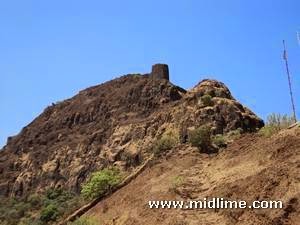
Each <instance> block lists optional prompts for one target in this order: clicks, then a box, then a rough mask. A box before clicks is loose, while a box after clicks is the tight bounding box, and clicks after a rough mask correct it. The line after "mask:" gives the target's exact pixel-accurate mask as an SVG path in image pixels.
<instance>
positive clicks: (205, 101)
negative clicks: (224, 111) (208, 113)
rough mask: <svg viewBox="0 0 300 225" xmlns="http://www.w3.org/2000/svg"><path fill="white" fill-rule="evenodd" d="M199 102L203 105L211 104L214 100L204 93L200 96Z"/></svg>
mask: <svg viewBox="0 0 300 225" xmlns="http://www.w3.org/2000/svg"><path fill="white" fill-rule="evenodd" d="M201 102H202V103H203V105H204V106H213V105H214V102H213V100H212V97H211V96H210V95H208V94H205V95H203V96H202V97H201Z"/></svg>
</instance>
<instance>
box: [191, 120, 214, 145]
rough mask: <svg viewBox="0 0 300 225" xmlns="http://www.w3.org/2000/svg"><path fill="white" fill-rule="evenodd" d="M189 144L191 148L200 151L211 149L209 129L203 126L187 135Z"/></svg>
mask: <svg viewBox="0 0 300 225" xmlns="http://www.w3.org/2000/svg"><path fill="white" fill-rule="evenodd" d="M189 142H190V143H191V144H192V146H194V147H197V148H199V149H200V150H204V149H207V148H209V147H211V131H210V127H209V126H207V125H203V126H201V127H199V128H197V129H195V130H193V131H191V132H190V134H189Z"/></svg>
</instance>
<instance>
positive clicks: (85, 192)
mask: <svg viewBox="0 0 300 225" xmlns="http://www.w3.org/2000/svg"><path fill="white" fill-rule="evenodd" d="M120 181H121V176H120V172H119V171H118V170H116V169H107V168H106V169H103V170H101V171H98V172H94V173H92V175H91V177H90V179H89V180H88V181H87V182H86V183H85V184H84V185H83V186H82V190H81V194H82V196H83V197H84V198H85V199H94V198H97V197H100V196H101V195H103V194H104V193H106V192H108V191H110V190H111V189H112V188H113V187H115V186H116V185H117V184H119V183H120Z"/></svg>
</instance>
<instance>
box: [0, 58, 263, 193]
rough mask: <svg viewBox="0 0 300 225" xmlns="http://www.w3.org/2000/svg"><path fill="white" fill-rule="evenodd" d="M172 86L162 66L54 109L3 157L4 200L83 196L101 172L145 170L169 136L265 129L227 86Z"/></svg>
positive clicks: (24, 132)
mask: <svg viewBox="0 0 300 225" xmlns="http://www.w3.org/2000/svg"><path fill="white" fill-rule="evenodd" d="M153 77H154V78H158V79H153ZM168 78H169V76H168V67H167V65H161V64H157V65H154V66H153V70H152V73H151V74H150V75H137V74H134V75H126V76H122V77H120V78H117V79H115V80H112V81H109V82H106V83H104V84H101V85H98V86H94V87H90V88H87V89H85V90H83V91H81V92H79V94H77V95H76V96H74V97H73V98H70V99H67V100H65V101H63V102H61V103H59V104H52V105H51V106H49V107H47V108H46V109H45V110H44V112H43V113H42V114H41V115H39V116H38V117H37V118H36V119H35V120H34V121H32V122H31V123H30V124H29V125H28V126H26V127H24V128H23V129H22V131H21V132H20V133H19V134H18V135H16V136H14V137H10V138H9V139H8V142H7V145H6V146H5V147H4V148H3V149H2V151H0V174H1V176H0V195H6V196H8V195H10V196H22V195H26V194H28V193H30V192H36V191H40V190H41V191H42V190H45V189H46V188H49V187H59V186H62V187H65V188H68V189H70V190H73V191H76V192H78V191H80V185H81V183H82V182H83V181H84V180H85V179H86V177H87V176H88V175H89V174H90V173H91V172H93V171H95V170H99V169H102V168H105V167H107V166H109V165H115V166H118V167H120V169H122V170H128V171H130V170H131V169H133V168H134V167H135V166H137V165H139V164H140V163H141V162H142V161H143V160H145V159H146V158H147V157H148V156H149V155H150V154H151V145H152V143H153V142H154V141H155V140H156V139H158V138H160V137H161V136H162V135H163V134H164V133H166V132H173V133H174V134H176V135H178V138H179V139H180V140H181V142H185V141H186V133H187V130H188V129H190V128H193V127H197V126H201V125H203V124H209V125H211V127H212V128H213V132H214V133H216V134H218V133H219V134H222V133H225V132H228V131H231V130H235V129H238V128H239V129H241V130H243V131H245V132H247V131H255V130H256V129H257V128H260V127H262V126H263V122H262V120H261V119H259V118H258V117H257V116H255V114H253V113H252V112H251V111H250V110H248V109H247V108H245V107H243V106H242V105H241V104H240V103H238V102H237V101H236V100H235V99H234V98H233V97H232V95H231V93H230V91H229V90H228V88H227V87H226V86H225V85H224V84H223V83H220V82H218V81H215V80H203V81H202V82H200V83H199V84H198V85H197V86H196V87H195V88H193V89H191V90H189V91H186V90H184V89H182V88H180V87H177V86H175V85H173V84H171V83H170V82H169V81H168ZM207 95H209V96H210V98H211V99H210V100H211V101H210V104H209V105H207V104H205V103H204V102H203V96H206V97H207Z"/></svg>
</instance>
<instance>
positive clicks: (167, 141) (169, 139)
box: [153, 132, 178, 155]
mask: <svg viewBox="0 0 300 225" xmlns="http://www.w3.org/2000/svg"><path fill="white" fill-rule="evenodd" d="M177 143H178V137H177V136H176V135H175V134H174V133H172V132H168V133H165V134H164V135H163V136H162V137H161V138H160V139H158V140H156V141H155V142H154V144H153V152H154V154H155V155H159V154H161V153H162V152H164V151H167V150H170V149H172V148H173V147H174V146H175V145H176V144H177Z"/></svg>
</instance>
